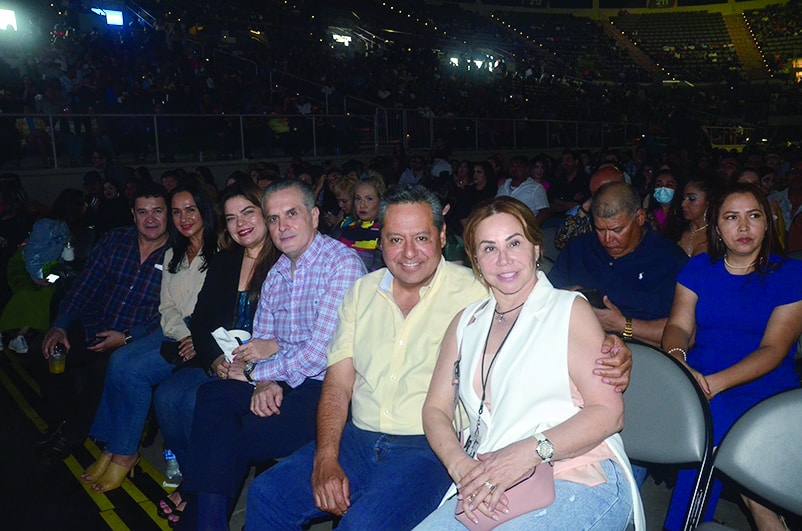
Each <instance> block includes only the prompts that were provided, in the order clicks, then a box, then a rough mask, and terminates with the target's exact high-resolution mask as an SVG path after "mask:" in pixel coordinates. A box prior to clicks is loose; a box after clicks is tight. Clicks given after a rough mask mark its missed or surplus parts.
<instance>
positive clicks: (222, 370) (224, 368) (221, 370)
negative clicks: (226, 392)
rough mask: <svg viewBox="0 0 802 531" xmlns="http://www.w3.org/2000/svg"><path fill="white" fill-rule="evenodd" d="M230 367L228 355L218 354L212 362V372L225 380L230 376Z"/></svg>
mask: <svg viewBox="0 0 802 531" xmlns="http://www.w3.org/2000/svg"><path fill="white" fill-rule="evenodd" d="M230 367H231V364H230V363H229V362H227V361H226V357H225V356H222V355H220V356H217V358H216V359H215V360H214V361H213V362H212V372H213V373H215V374H216V375H217V376H219V377H220V378H221V379H223V380H225V379H226V378H228V369H229V368H230Z"/></svg>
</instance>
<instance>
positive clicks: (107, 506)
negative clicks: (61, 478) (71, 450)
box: [64, 455, 114, 513]
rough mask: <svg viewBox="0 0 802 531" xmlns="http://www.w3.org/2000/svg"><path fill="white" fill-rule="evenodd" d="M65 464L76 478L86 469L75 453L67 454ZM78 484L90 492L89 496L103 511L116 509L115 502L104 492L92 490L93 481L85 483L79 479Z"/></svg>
mask: <svg viewBox="0 0 802 531" xmlns="http://www.w3.org/2000/svg"><path fill="white" fill-rule="evenodd" d="M64 464H65V465H67V468H69V469H70V472H72V475H73V476H75V477H76V478H80V477H81V474H82V473H83V471H84V467H83V466H81V463H79V462H78V460H77V459H75V456H74V455H69V456H67V458H66V459H65V460H64ZM78 484H79V485H81V486H82V487H83V489H84V491H86V493H87V494H89V497H90V498H91V499H92V501H93V502H94V503H95V505H97V506H98V509H100V511H101V513H104V512H110V511H113V510H114V504H113V503H111V500H109V499H108V497H106V495H105V494H103V493H102V492H100V493H98V492H93V491H92V484H91V483H84V482H83V481H81V480H80V479H78Z"/></svg>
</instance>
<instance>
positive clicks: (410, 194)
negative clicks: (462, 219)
mask: <svg viewBox="0 0 802 531" xmlns="http://www.w3.org/2000/svg"><path fill="white" fill-rule="evenodd" d="M415 203H426V204H428V205H429V208H430V209H431V210H432V221H433V222H434V226H435V228H437V230H438V231H440V230H442V229H443V225H444V224H445V220H444V218H443V205H442V204H440V200H439V199H437V196H436V195H435V194H434V192H432V191H431V190H429V189H428V188H426V187H424V186H421V185H419V184H404V185H401V186H393V187H392V188H390V189H389V190H387V193H385V194H384V197H382V202H381V206H379V226H380V227H383V226H384V216H385V215H386V214H387V207H389V206H391V205H410V204H415Z"/></svg>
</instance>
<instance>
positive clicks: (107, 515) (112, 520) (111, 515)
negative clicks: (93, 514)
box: [100, 511, 130, 531]
mask: <svg viewBox="0 0 802 531" xmlns="http://www.w3.org/2000/svg"><path fill="white" fill-rule="evenodd" d="M100 517H101V518H103V520H105V521H106V524H108V526H109V528H111V529H112V530H113V531H129V530H130V528H129V527H128V526H127V525H125V522H123V521H122V520H121V519H120V515H119V514H117V513H116V512H114V511H101V513H100Z"/></svg>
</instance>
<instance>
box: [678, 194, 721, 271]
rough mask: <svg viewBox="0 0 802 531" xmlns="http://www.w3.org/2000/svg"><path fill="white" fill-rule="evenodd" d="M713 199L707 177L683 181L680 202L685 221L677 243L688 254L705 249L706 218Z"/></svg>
mask: <svg viewBox="0 0 802 531" xmlns="http://www.w3.org/2000/svg"><path fill="white" fill-rule="evenodd" d="M714 199H715V195H714V191H713V187H712V183H711V182H710V180H709V179H705V178H693V179H690V180H689V181H688V182H687V183H685V188H684V189H683V194H682V203H680V204H681V205H682V217H683V219H684V220H685V223H684V229H683V230H682V233H681V234H680V236H679V239H678V240H677V244H678V245H679V246H680V247H682V250H683V251H685V254H687V255H688V256H696V255H697V254H699V253H703V252H706V251H707V226H708V222H707V220H708V215H709V214H710V205H712V204H713V201H714Z"/></svg>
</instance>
